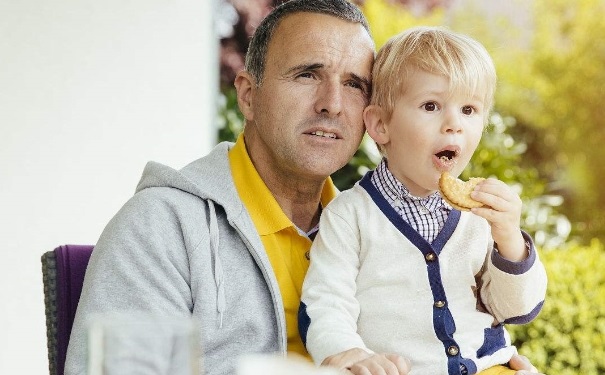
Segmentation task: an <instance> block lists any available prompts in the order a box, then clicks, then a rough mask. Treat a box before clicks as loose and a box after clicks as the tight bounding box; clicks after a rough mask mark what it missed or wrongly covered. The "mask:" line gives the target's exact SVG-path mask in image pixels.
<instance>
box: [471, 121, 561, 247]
mask: <svg viewBox="0 0 605 375" xmlns="http://www.w3.org/2000/svg"><path fill="white" fill-rule="evenodd" d="M515 126H516V121H515V119H514V118H512V117H502V116H501V115H500V114H498V113H493V114H492V116H491V117H490V123H489V125H488V127H487V129H486V131H485V133H484V134H483V137H482V139H481V143H480V144H479V147H478V148H477V150H476V151H475V154H474V155H473V158H472V159H471V161H470V163H469V165H468V167H467V168H466V169H465V170H464V172H463V173H462V175H461V178H462V179H464V180H467V179H468V178H469V177H473V176H481V177H495V178H497V179H499V180H501V181H503V182H505V183H507V184H509V185H510V186H512V187H513V188H515V190H516V191H517V193H518V194H519V195H520V197H521V199H522V200H523V212H522V217H521V223H522V224H521V226H522V227H523V229H524V230H525V231H527V232H528V233H530V234H531V235H532V236H533V237H534V241H535V243H536V244H537V245H538V246H540V247H544V248H556V247H558V246H560V245H561V244H563V243H564V242H565V240H566V239H567V236H568V235H569V231H570V224H569V221H568V220H567V218H566V217H565V216H564V215H561V214H560V213H558V212H557V208H558V206H559V205H561V203H562V202H563V200H562V198H561V197H560V196H557V195H552V194H548V193H547V182H546V181H545V180H544V179H543V178H542V177H540V174H539V172H538V170H537V169H536V168H535V167H533V166H522V163H521V161H522V160H523V158H524V157H525V154H526V152H527V144H526V143H525V142H524V141H523V140H519V139H517V140H515V139H514V138H513V136H512V135H511V134H512V133H513V131H514V128H515Z"/></svg>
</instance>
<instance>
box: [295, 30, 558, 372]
mask: <svg viewBox="0 0 605 375" xmlns="http://www.w3.org/2000/svg"><path fill="white" fill-rule="evenodd" d="M373 82H374V91H373V94H372V99H371V103H370V105H369V106H368V107H367V108H366V110H365V112H364V120H365V123H366V128H367V132H368V134H369V135H370V136H371V137H372V138H373V139H374V141H375V142H376V144H377V145H378V146H379V148H380V150H381V153H382V154H383V156H384V158H383V160H382V162H381V163H380V164H379V165H378V167H377V168H376V169H375V170H374V171H372V172H369V173H368V174H367V175H366V176H365V177H363V179H362V180H361V181H359V182H358V183H357V184H356V185H355V186H354V187H353V188H352V189H350V190H348V191H345V192H342V193H341V194H340V195H339V196H338V197H337V198H336V199H335V200H334V201H332V203H330V204H329V205H328V206H327V207H326V208H325V210H324V212H323V213H322V216H321V221H320V226H319V233H318V235H317V238H316V239H315V241H314V243H313V247H312V249H311V265H310V268H309V271H308V273H307V276H306V279H305V282H304V285H303V293H302V303H301V310H300V313H299V315H300V317H299V328H300V331H301V335H302V337H303V340H306V347H307V350H308V351H309V353H310V354H311V356H312V357H313V359H314V361H315V362H316V363H322V361H324V359H326V358H327V357H329V356H333V355H335V354H338V353H342V352H344V351H347V350H350V349H353V348H361V349H363V350H365V351H367V352H369V353H373V352H376V353H396V354H399V355H402V356H404V357H406V358H408V359H409V360H410V361H411V365H412V367H411V368H412V370H411V372H410V374H413V375H418V374H427V375H439V374H475V373H479V372H481V374H514V373H515V371H514V370H510V369H508V368H507V367H506V363H507V362H508V361H509V360H510V358H511V356H512V355H513V354H514V353H516V349H515V348H514V347H513V346H511V343H510V338H509V336H508V334H507V332H506V330H505V329H504V324H505V323H517V324H522V323H526V322H529V321H531V320H532V319H533V318H534V317H536V315H537V314H538V312H539V311H540V308H541V307H542V303H543V300H544V297H545V292H546V273H545V270H544V267H543V265H542V264H541V262H540V260H539V258H538V254H537V252H536V250H535V248H534V246H533V242H532V240H531V238H530V237H529V235H527V234H526V233H524V232H522V231H521V229H520V216H521V199H520V198H519V196H518V195H517V194H516V193H515V192H514V191H513V190H512V189H511V188H510V187H509V186H507V185H506V184H505V183H503V182H501V181H499V180H496V179H493V178H489V179H486V180H484V181H483V182H480V183H479V184H478V185H477V186H476V188H475V189H474V191H473V193H472V194H471V197H472V198H473V199H474V200H476V201H479V202H481V203H483V204H484V206H483V207H481V208H473V209H472V210H471V211H470V212H461V211H458V210H455V209H453V208H452V207H451V206H450V205H448V203H446V202H445V201H444V200H443V198H442V196H441V195H440V192H439V190H438V180H439V177H440V174H441V173H442V172H446V171H447V172H449V173H450V174H451V175H453V176H456V177H457V176H459V175H460V173H461V172H462V170H463V169H464V168H465V167H466V165H467V164H468V162H469V160H470V159H471V156H472V155H473V152H474V151H475V149H476V148H477V145H478V144H479V141H480V139H481V135H482V133H483V130H484V127H485V125H486V124H487V120H488V115H489V112H490V110H491V106H492V102H493V96H494V91H495V87H496V73H495V69H494V65H493V62H492V60H491V58H490V56H489V54H488V53H487V51H486V50H485V48H483V46H481V45H480V44H479V43H478V42H476V41H474V40H472V39H470V38H469V37H467V36H464V35H461V34H457V33H454V32H451V31H448V30H447V29H444V28H429V27H418V28H413V29H411V30H409V31H407V32H404V33H402V34H399V35H397V36H395V37H393V38H392V39H391V40H390V41H389V42H387V44H386V45H385V46H384V47H383V48H382V49H381V50H380V51H379V53H378V55H377V58H376V62H375V65H374V70H373Z"/></svg>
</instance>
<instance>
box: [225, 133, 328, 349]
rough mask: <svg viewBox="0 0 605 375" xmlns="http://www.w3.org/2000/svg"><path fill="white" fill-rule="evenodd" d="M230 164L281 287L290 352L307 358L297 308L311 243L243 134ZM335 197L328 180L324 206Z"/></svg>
mask: <svg viewBox="0 0 605 375" xmlns="http://www.w3.org/2000/svg"><path fill="white" fill-rule="evenodd" d="M229 163H230V166H231V171H232V174H233V180H234V181H235V187H236V189H237V192H238V194H239V196H240V198H241V199H242V201H243V203H244V205H245V206H246V208H247V209H248V212H249V213H250V216H251V217H252V221H253V222H254V226H255V227H256V230H257V231H258V234H259V235H260V238H261V241H262V242H263V245H264V246H265V251H266V252H267V255H268V257H269V260H270V262H271V266H272V267H273V271H274V273H275V277H276V278H277V283H278V284H279V290H280V292H281V296H282V299H283V301H284V311H285V313H286V329H287V333H288V352H289V353H298V354H302V355H304V356H306V357H308V356H309V355H308V354H307V351H306V349H305V347H304V345H303V343H302V340H301V339H300V335H299V334H298V306H299V305H300V294H301V291H302V284H303V280H304V278H305V274H306V273H307V269H308V268H309V259H308V257H307V255H306V253H307V252H308V251H309V249H310V248H311V240H310V239H309V238H308V237H307V236H306V235H304V234H301V233H300V232H299V230H298V229H297V228H296V226H295V225H294V224H293V223H292V221H290V219H289V218H288V217H287V216H286V215H285V214H284V212H283V211H282V209H281V207H280V206H279V204H278V203H277V201H276V200H275V198H274V197H273V195H272V194H271V192H270V191H269V189H268V188H267V186H266V185H265V183H264V182H263V180H262V179H261V178H260V176H259V175H258V172H257V171H256V168H254V165H253V164H252V161H251V160H250V157H249V156H248V152H247V151H246V146H245V144H244V136H243V134H241V135H240V136H239V137H238V138H237V141H236V142H235V146H234V147H233V148H232V149H231V150H229ZM336 194H337V190H336V187H335V186H334V184H333V183H332V179H330V178H328V180H327V181H326V183H325V184H324V188H323V191H322V194H321V205H322V206H324V207H325V206H326V205H327V204H328V202H330V201H331V200H332V199H333V198H334V197H335V196H336Z"/></svg>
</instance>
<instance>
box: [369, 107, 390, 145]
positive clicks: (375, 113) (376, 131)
mask: <svg viewBox="0 0 605 375" xmlns="http://www.w3.org/2000/svg"><path fill="white" fill-rule="evenodd" d="M384 115H385V114H384V111H383V109H382V108H381V107H379V106H377V105H369V106H367V107H366V109H365V110H364V111H363V122H364V123H365V125H366V131H367V132H368V134H369V135H370V137H372V139H373V140H374V142H376V143H378V144H379V145H384V144H386V143H388V142H389V132H388V130H387V127H386V123H385V122H384Z"/></svg>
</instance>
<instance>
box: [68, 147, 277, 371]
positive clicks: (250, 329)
mask: <svg viewBox="0 0 605 375" xmlns="http://www.w3.org/2000/svg"><path fill="white" fill-rule="evenodd" d="M232 146H233V144H232V143H227V142H223V143H221V144H219V145H217V146H216V147H215V148H214V150H212V152H211V153H210V154H208V156H206V157H203V158H201V159H199V160H197V161H194V162H193V163H191V164H189V165H188V166H186V167H185V168H183V169H182V170H180V171H177V170H174V169H172V168H169V167H166V166H164V165H161V164H158V163H154V162H150V163H148V164H147V166H146V167H145V170H144V172H143V176H142V178H141V181H140V182H139V185H138V187H137V190H136V194H135V195H134V196H133V197H132V198H131V199H130V200H129V201H128V202H127V203H126V204H125V205H124V206H123V207H122V209H121V210H120V211H119V212H118V213H117V214H116V215H115V216H114V217H113V218H112V220H111V221H110V222H109V224H108V225H107V227H106V228H105V230H104V231H103V233H102V235H101V237H100V239H99V241H98V242H97V244H96V246H95V249H94V251H93V254H92V257H91V259H90V263H89V265H88V269H87V272H86V277H85V280H84V288H83V290H82V295H81V298H80V302H79V305H78V311H77V313H76V317H75V321H74V326H73V329H72V333H71V338H70V344H69V349H68V352H67V362H66V366H65V370H66V372H65V373H66V374H68V375H73V374H85V373H86V365H87V331H86V330H87V328H86V327H87V320H88V319H90V317H91V316H93V314H97V313H103V312H116V311H118V312H119V311H142V312H144V313H150V314H160V315H173V316H193V319H194V320H195V321H196V322H197V323H198V324H199V329H200V334H201V340H202V343H201V345H202V352H203V355H202V367H203V368H202V371H203V373H204V374H208V375H214V374H232V373H234V372H235V366H236V365H237V360H238V359H239V358H238V357H239V356H241V355H242V354H248V353H282V354H284V353H285V351H286V328H285V327H286V325H285V318H284V311H283V302H282V299H281V295H280V292H279V287H278V285H277V281H276V279H275V276H274V274H273V270H272V268H271V264H270V262H269V259H268V258H267V255H266V253H265V251H264V247H263V245H262V242H261V240H260V237H259V236H258V234H257V232H256V229H255V227H254V224H253V223H252V220H251V218H250V216H249V214H248V212H247V211H246V209H245V207H244V205H243V203H242V201H241V200H240V198H239V196H238V194H237V191H236V189H235V185H234V182H233V178H232V175H231V169H230V167H229V159H228V154H227V153H228V150H229V149H230V148H231V147H232ZM150 373H151V372H150Z"/></svg>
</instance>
